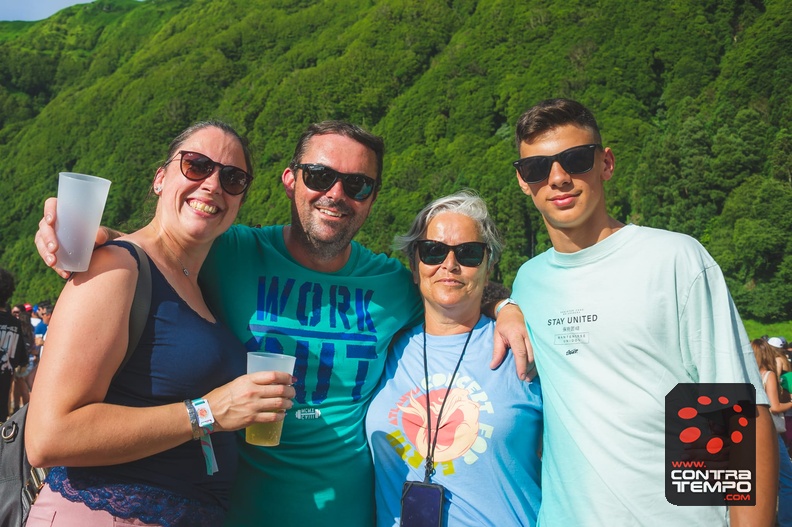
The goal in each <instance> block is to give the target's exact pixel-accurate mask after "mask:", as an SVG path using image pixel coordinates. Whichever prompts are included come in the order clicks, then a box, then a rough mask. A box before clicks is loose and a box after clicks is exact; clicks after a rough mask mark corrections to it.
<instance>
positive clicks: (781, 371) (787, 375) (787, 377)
mask: <svg viewBox="0 0 792 527" xmlns="http://www.w3.org/2000/svg"><path fill="white" fill-rule="evenodd" d="M766 341H767V343H768V344H769V345H770V346H771V347H772V349H773V351H774V352H775V354H776V358H775V371H776V372H777V373H778V385H779V400H780V401H781V402H782V403H785V402H790V401H792V398H791V397H790V392H792V362H791V361H790V359H789V356H788V354H787V347H788V344H787V341H786V339H785V338H784V337H770V338H768V339H766ZM784 422H785V428H786V431H785V432H784V434H783V436H784V445H785V450H784V451H785V452H786V453H787V454H789V449H790V447H791V446H792V410H787V411H785V412H784Z"/></svg>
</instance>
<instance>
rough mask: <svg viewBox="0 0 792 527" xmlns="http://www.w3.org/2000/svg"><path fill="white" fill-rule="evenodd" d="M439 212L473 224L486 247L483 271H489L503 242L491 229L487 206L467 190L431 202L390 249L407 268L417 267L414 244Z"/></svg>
mask: <svg viewBox="0 0 792 527" xmlns="http://www.w3.org/2000/svg"><path fill="white" fill-rule="evenodd" d="M443 212H453V213H455V214H462V215H464V216H467V217H468V218H470V219H472V220H473V221H475V222H476V224H477V225H478V231H479V234H481V237H482V238H483V239H484V243H486V244H487V249H488V252H489V258H488V259H487V270H488V271H492V268H493V267H494V266H495V264H496V263H498V260H500V255H501V253H502V252H503V241H502V240H501V237H500V234H498V229H497V228H496V227H495V222H494V221H493V219H492V217H491V216H490V215H489V211H488V210H487V204H486V203H485V202H484V200H483V199H481V197H480V196H479V195H478V194H476V193H475V192H474V191H472V190H468V189H466V190H461V191H459V192H456V193H454V194H450V195H448V196H444V197H442V198H438V199H436V200H434V201H433V202H431V203H430V204H429V205H427V206H426V207H424V208H423V210H422V211H421V212H419V213H418V215H417V216H416V217H415V219H414V220H413V223H412V226H410V230H409V231H407V233H406V234H402V235H399V236H395V237H394V238H393V248H394V249H395V250H397V251H401V252H403V253H404V254H405V255H406V256H407V258H409V260H410V269H416V268H417V262H416V261H415V247H416V245H415V242H417V241H419V240H422V239H423V237H424V236H425V234H426V228H427V226H428V225H429V222H430V221H431V220H432V218H434V217H435V216H437V215H438V214H441V213H443Z"/></svg>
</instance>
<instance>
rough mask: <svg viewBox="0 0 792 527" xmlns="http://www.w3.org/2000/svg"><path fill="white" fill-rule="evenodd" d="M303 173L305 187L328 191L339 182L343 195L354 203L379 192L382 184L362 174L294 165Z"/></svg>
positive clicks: (307, 165) (315, 166)
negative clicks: (342, 188) (376, 191)
mask: <svg viewBox="0 0 792 527" xmlns="http://www.w3.org/2000/svg"><path fill="white" fill-rule="evenodd" d="M294 168H299V169H300V170H302V171H303V182H304V183H305V186H306V187H308V188H309V189H311V190H315V191H317V192H325V191H328V190H330V189H331V188H332V187H333V185H335V184H336V181H338V180H339V179H340V180H341V186H342V187H344V194H346V195H347V196H349V197H350V198H351V199H354V200H355V201H365V200H366V198H368V197H369V196H371V194H372V193H374V191H375V190H379V188H380V187H381V186H382V183H381V182H380V181H379V180H374V179H372V178H370V177H368V176H365V175H363V174H344V173H343V172H338V171H337V170H333V169H332V168H329V167H326V166H324V165H314V164H305V163H303V164H299V165H294Z"/></svg>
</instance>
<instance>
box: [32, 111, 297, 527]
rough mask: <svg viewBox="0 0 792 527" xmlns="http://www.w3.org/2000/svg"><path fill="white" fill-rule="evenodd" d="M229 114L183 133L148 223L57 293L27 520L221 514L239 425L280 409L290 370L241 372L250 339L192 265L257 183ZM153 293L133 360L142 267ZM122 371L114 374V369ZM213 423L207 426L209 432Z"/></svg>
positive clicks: (182, 519)
mask: <svg viewBox="0 0 792 527" xmlns="http://www.w3.org/2000/svg"><path fill="white" fill-rule="evenodd" d="M251 172H252V170H251V162H250V153H249V151H248V149H247V146H246V143H245V141H244V140H243V139H242V138H241V137H240V136H239V135H238V134H237V133H236V132H235V131H234V130H233V129H232V128H231V127H230V126H228V125H226V124H224V123H221V122H217V121H210V122H201V123H197V124H195V125H193V126H191V127H190V128H188V129H186V130H185V131H183V132H182V133H181V134H180V135H179V136H178V137H176V138H175V139H174V140H173V141H172V143H171V145H170V149H169V152H168V155H167V157H166V160H165V162H164V163H163V164H162V165H161V166H160V167H159V168H158V169H157V171H156V173H155V175H154V178H153V185H152V191H153V194H154V195H156V196H157V197H158V202H157V207H156V212H155V215H154V218H153V219H152V221H151V222H150V223H149V224H148V225H146V226H145V227H143V228H142V229H140V230H139V231H136V232H134V233H132V234H129V235H126V236H122V237H120V238H118V239H117V240H115V241H113V242H109V243H107V244H105V245H103V246H101V247H99V248H98V249H96V251H95V252H94V254H93V257H92V259H91V264H90V267H89V269H88V270H87V271H86V272H83V273H75V274H74V275H72V277H71V279H70V280H69V281H68V282H67V283H66V285H65V287H64V289H63V292H62V293H61V295H60V297H59V299H58V313H56V314H53V315H52V319H51V321H50V325H49V329H48V332H47V353H46V354H45V355H44V356H43V357H42V361H41V364H40V366H39V372H38V377H37V380H36V389H35V390H34V391H33V393H32V397H31V402H30V407H29V408H30V409H29V412H28V422H27V431H26V436H25V439H26V448H27V453H28V457H29V459H30V461H31V463H32V464H33V465H35V466H40V467H54V468H53V469H52V470H51V471H50V473H49V475H48V477H47V481H46V486H45V487H44V489H43V490H42V492H41V494H40V495H39V497H38V499H37V501H36V502H35V504H34V506H33V508H32V509H31V512H30V516H29V519H28V523H27V525H29V526H41V525H50V524H51V521H52V518H53V517H55V516H56V515H57V518H58V521H59V522H60V523H58V525H104V524H113V523H114V522H115V524H116V525H117V524H119V522H120V523H122V524H126V523H125V522H128V523H130V524H135V525H138V524H141V523H140V522H143V523H144V524H145V525H163V526H165V525H169V526H182V525H184V526H200V525H221V524H222V522H223V517H224V515H225V511H226V509H227V507H228V502H229V497H230V496H229V495H230V489H231V483H232V481H233V480H234V477H235V474H236V463H237V452H236V445H235V437H234V434H233V433H231V432H232V431H235V430H239V429H242V428H245V427H246V426H248V425H250V424H252V423H254V422H261V423H263V422H272V421H278V420H282V419H283V412H284V411H285V410H286V409H288V408H290V407H291V405H292V403H291V400H290V399H291V398H292V397H294V389H293V388H292V387H291V386H290V385H291V383H292V376H291V375H290V374H287V373H278V372H260V373H257V374H251V375H244V373H245V358H246V350H245V348H244V347H243V346H242V345H241V344H240V343H239V341H238V340H237V339H236V338H235V337H234V336H233V334H231V333H230V332H229V331H228V329H227V328H226V327H225V326H223V325H222V324H220V323H219V322H218V320H217V319H216V317H215V315H214V313H213V312H212V311H211V310H210V309H209V308H208V307H207V305H206V303H205V302H204V299H203V296H202V294H201V291H200V289H199V287H198V281H197V278H198V271H199V269H200V268H201V265H202V264H203V262H204V259H205V257H206V255H207V253H208V252H209V248H210V247H211V245H212V243H213V241H214V240H215V239H216V238H217V237H218V236H220V235H221V234H222V233H223V232H225V231H226V230H227V229H228V227H229V226H230V225H231V224H232V223H233V222H234V220H235V218H236V216H237V213H238V211H239V208H240V206H241V204H242V202H243V200H244V197H245V194H246V192H247V190H248V188H249V186H250V183H251V181H252V179H253V178H252V175H251ZM132 244H136V245H138V246H139V247H141V248H142V249H143V250H144V251H145V253H146V254H147V255H148V259H149V262H148V265H149V266H150V270H151V281H152V284H151V289H152V291H151V304H150V311H149V315H148V320H147V322H146V326H145V329H144V330H143V333H142V335H141V338H140V342H139V344H138V345H137V347H136V349H135V350H134V352H133V353H132V355H131V358H130V360H129V361H128V362H127V363H126V364H125V365H124V366H123V367H121V369H120V370H118V368H119V365H120V364H121V362H122V359H123V358H124V356H125V352H126V348H127V341H128V337H129V315H130V306H131V305H132V299H133V296H134V293H135V288H136V281H137V276H138V266H139V265H140V264H141V262H139V261H138V257H137V252H136V251H135V249H134V247H133V245H132ZM117 370H118V373H116V371H117ZM210 434H211V436H210Z"/></svg>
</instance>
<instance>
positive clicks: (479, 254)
mask: <svg viewBox="0 0 792 527" xmlns="http://www.w3.org/2000/svg"><path fill="white" fill-rule="evenodd" d="M416 245H417V247H418V258H420V259H421V261H422V262H423V263H425V264H426V265H439V264H441V263H443V262H444V261H445V259H446V257H447V256H448V252H449V251H454V257H455V258H456V261H457V263H459V265H464V266H465V267H478V266H479V265H481V262H483V261H484V255H485V254H486V253H487V244H486V243H484V242H465V243H460V244H459V245H446V244H444V243H443V242H436V241H434V240H419V241H417V242H416Z"/></svg>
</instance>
